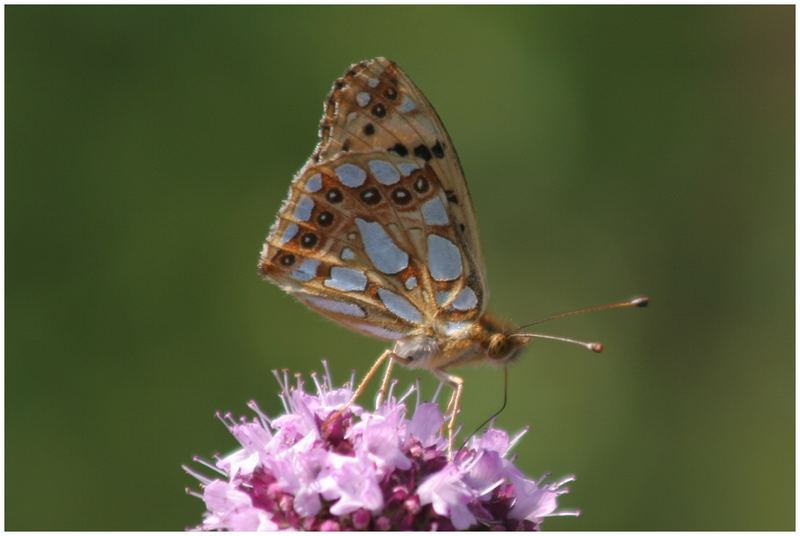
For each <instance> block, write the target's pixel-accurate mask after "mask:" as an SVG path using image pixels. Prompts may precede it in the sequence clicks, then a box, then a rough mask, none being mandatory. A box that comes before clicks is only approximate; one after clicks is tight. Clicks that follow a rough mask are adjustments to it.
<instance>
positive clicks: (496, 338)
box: [481, 316, 532, 365]
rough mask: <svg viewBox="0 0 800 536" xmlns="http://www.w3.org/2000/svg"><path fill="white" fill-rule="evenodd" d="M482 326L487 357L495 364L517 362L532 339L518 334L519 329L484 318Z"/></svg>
mask: <svg viewBox="0 0 800 536" xmlns="http://www.w3.org/2000/svg"><path fill="white" fill-rule="evenodd" d="M481 325H482V327H483V328H484V330H485V333H486V336H485V344H484V348H485V351H486V357H488V358H489V360H490V361H491V362H493V363H497V364H503V365H504V364H509V363H512V362H513V361H515V360H516V359H517V358H518V357H519V355H520V352H521V351H522V350H523V349H524V348H525V347H526V346H527V345H528V343H530V341H531V339H532V337H528V336H522V335H520V334H519V333H517V327H516V326H513V325H511V324H505V323H502V322H499V321H497V320H495V319H493V318H491V317H488V316H484V317H483V318H482V319H481Z"/></svg>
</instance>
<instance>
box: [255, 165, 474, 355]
mask: <svg viewBox="0 0 800 536" xmlns="http://www.w3.org/2000/svg"><path fill="white" fill-rule="evenodd" d="M448 203H449V202H448V200H447V195H446V194H445V192H444V190H443V188H442V185H441V182H440V180H439V178H438V176H437V175H436V173H435V172H434V171H433V169H432V168H431V166H429V165H426V163H425V162H424V161H422V160H416V159H408V158H401V157H399V156H395V155H391V154H386V153H385V152H373V153H360V154H355V153H352V154H342V155H340V156H339V157H338V158H335V159H334V160H332V161H325V162H321V163H319V164H315V165H311V166H308V167H307V168H306V169H305V170H304V171H303V172H302V173H301V174H300V175H299V176H298V177H297V178H296V179H295V180H294V181H293V182H292V186H291V189H290V193H289V198H288V200H287V201H286V203H284V206H283V207H282V208H281V210H280V213H279V216H278V220H277V221H276V222H275V225H274V226H273V228H272V230H271V231H270V234H269V236H268V237H267V241H266V243H265V246H264V249H263V251H262V255H261V261H260V269H261V272H262V274H263V275H264V276H265V277H266V278H268V279H270V280H272V281H274V282H275V283H276V284H278V285H279V286H280V287H281V288H283V289H284V290H285V291H287V292H289V293H290V294H292V295H294V296H295V297H297V298H298V299H299V300H300V301H302V302H303V303H304V304H306V305H307V306H309V307H311V308H312V309H314V310H316V311H318V312H320V313H321V314H323V315H325V316H328V317H330V318H332V319H334V320H335V321H337V322H339V323H341V324H344V325H346V326H348V327H350V328H352V329H355V330H357V331H360V332H362V333H366V334H368V335H373V336H377V337H381V338H387V339H397V338H401V337H403V336H405V335H407V334H409V333H410V332H414V331H417V332H420V331H423V332H424V331H431V330H433V329H434V328H435V326H437V325H439V324H441V325H442V329H447V326H448V325H450V324H451V323H453V322H465V321H469V320H474V319H475V318H477V315H478V314H479V313H480V311H481V309H482V303H483V299H482V298H483V296H482V294H481V291H482V287H481V286H480V284H479V283H478V276H477V271H476V269H475V267H474V266H473V265H472V264H471V259H470V257H469V256H468V255H465V254H464V253H463V251H462V250H461V248H460V247H459V245H458V244H459V243H460V233H461V231H460V230H459V229H460V225H459V223H460V222H458V221H457V220H455V219H453V216H452V215H450V214H449V213H448V211H447V208H446V207H447V205H448Z"/></svg>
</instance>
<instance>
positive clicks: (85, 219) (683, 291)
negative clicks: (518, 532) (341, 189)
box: [5, 6, 795, 530]
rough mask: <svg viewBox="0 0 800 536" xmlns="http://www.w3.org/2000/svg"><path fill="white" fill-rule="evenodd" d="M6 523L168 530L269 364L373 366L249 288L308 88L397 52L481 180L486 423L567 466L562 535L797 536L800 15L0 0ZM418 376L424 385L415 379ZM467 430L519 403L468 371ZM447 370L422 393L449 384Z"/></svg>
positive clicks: (288, 306) (182, 521) (523, 453)
mask: <svg viewBox="0 0 800 536" xmlns="http://www.w3.org/2000/svg"><path fill="white" fill-rule="evenodd" d="M5 13H6V19H5V20H6V42H5V45H6V73H5V80H6V108H5V110H6V153H5V154H6V207H5V208H6V300H7V302H6V368H5V371H6V376H5V377H6V385H5V387H6V399H5V400H6V415H5V416H6V435H5V437H6V444H5V447H6V450H5V454H6V460H5V461H6V466H5V467H6V488H5V491H6V494H5V500H6V504H5V507H6V508H5V514H6V528H7V529H17V530H19V529H182V528H184V527H186V526H190V525H193V524H195V523H197V522H198V521H199V519H200V513H201V511H202V504H201V502H200V501H197V500H195V499H193V498H191V497H187V496H186V495H185V494H184V491H183V490H184V487H185V486H187V485H190V484H193V480H192V479H191V478H189V477H188V476H186V475H185V474H183V473H182V472H181V470H180V467H179V466H180V464H181V463H184V462H188V461H189V460H190V457H191V456H192V455H193V454H201V455H210V454H212V453H213V452H217V451H222V452H225V451H227V450H229V449H231V448H233V447H234V446H235V442H234V440H233V439H232V438H231V437H229V435H228V434H227V432H226V430H225V429H224V428H223V427H222V426H221V425H220V424H219V423H218V422H217V421H216V420H215V419H214V417H213V413H214V411H215V410H217V409H222V410H232V411H234V412H235V413H238V414H245V413H247V410H246V407H245V403H246V401H247V400H249V399H251V398H255V399H257V400H259V401H260V402H261V404H262V406H263V407H265V408H267V409H268V411H269V412H271V413H275V412H277V411H278V409H279V406H278V401H277V398H276V396H275V393H276V386H275V383H274V381H273V379H272V377H271V375H270V370H271V369H273V368H277V367H290V368H291V369H293V370H297V371H302V372H309V371H311V370H315V369H319V361H320V359H321V358H323V357H326V358H328V359H330V361H331V363H332V364H333V368H334V372H335V375H336V376H337V377H338V378H339V379H342V380H343V379H344V378H346V377H347V376H348V375H349V371H350V370H351V369H352V368H355V369H357V370H358V371H359V372H363V371H365V370H366V369H367V367H368V366H369V364H370V363H371V361H372V359H373V358H374V357H376V356H377V355H378V353H379V352H380V350H381V349H382V348H383V347H384V345H383V344H382V343H381V342H379V341H374V340H369V339H367V338H364V337H362V336H359V335H356V334H351V333H350V332H348V331H346V330H344V329H342V328H340V327H338V326H336V325H334V324H332V323H330V322H328V321H326V320H323V319H322V318H320V317H318V316H316V315H314V314H313V313H311V312H309V311H308V310H306V309H305V308H303V307H302V306H301V305H299V304H297V303H295V302H294V301H293V300H292V299H291V298H289V297H288V296H286V295H284V294H283V293H282V292H281V291H279V290H278V289H277V288H276V287H274V286H271V285H269V284H267V283H264V282H263V281H261V280H260V278H259V277H258V275H257V273H256V261H257V256H258V252H259V250H260V247H261V243H262V240H263V238H264V236H265V234H266V231H267V229H268V227H269V226H270V224H271V223H272V221H273V217H274V215H275V213H276V210H277V208H278V206H279V204H280V202H281V200H282V199H283V197H284V195H285V193H286V190H287V187H288V183H289V180H290V179H291V177H292V176H293V174H294V172H295V171H296V170H297V169H298V168H299V167H300V166H301V165H302V164H303V162H304V161H305V159H306V158H307V157H308V155H309V154H310V152H311V150H312V148H313V146H314V144H315V142H316V126H317V122H318V120H319V116H320V113H321V108H322V101H323V98H324V97H325V95H326V94H327V91H328V89H329V87H330V85H331V84H332V81H333V80H334V78H336V77H337V76H339V75H340V74H341V73H342V72H344V70H345V69H346V67H347V66H348V65H349V64H350V63H353V62H355V61H358V60H361V59H364V58H368V57H371V56H376V55H385V56H388V57H390V58H393V59H395V60H396V61H397V62H398V63H399V64H400V65H401V66H402V67H403V68H404V69H405V70H406V71H407V72H409V73H410V75H411V76H412V78H413V79H414V80H415V81H416V82H417V84H418V85H419V86H420V87H421V88H422V89H423V91H424V92H425V93H426V94H427V95H428V97H429V98H430V100H431V101H432V102H433V103H434V105H435V106H436V108H437V110H438V112H439V114H440V115H441V116H442V118H443V120H444V122H445V124H446V125H447V127H448V129H449V131H450V133H451V135H452V137H453V141H454V142H455V144H456V146H457V147H458V150H459V153H460V154H461V156H462V159H463V165H464V168H465V170H466V173H467V177H468V179H469V181H470V187H471V190H472V193H473V196H474V203H475V205H476V210H477V213H478V219H479V221H480V224H481V234H482V239H483V244H484V250H485V254H486V263H487V265H488V272H489V276H490V285H491V287H492V291H493V294H492V304H491V305H492V309H493V310H494V311H496V312H498V313H499V314H500V315H502V316H506V317H508V318H510V319H513V320H516V321H518V322H524V321H530V320H533V319H536V318H538V317H541V316H543V315H546V314H548V313H552V312H557V311H562V310H565V309H570V308H575V307H579V306H584V305H589V304H594V303H600V302H606V301H611V300H615V299H620V298H625V297H628V296H632V295H635V294H638V293H646V294H649V295H650V296H651V297H652V299H653V301H652V305H651V307H650V308H649V309H646V310H634V311H620V312H610V313H606V314H600V315H593V316H587V317H582V318H576V319H573V320H565V321H563V322H558V323H553V324H552V325H548V326H547V327H546V329H545V328H543V331H546V332H549V333H557V334H562V335H569V336H574V337H579V338H586V339H590V340H601V341H603V342H604V343H605V344H606V348H607V350H606V353H604V354H603V355H601V356H597V355H593V354H590V353H587V352H584V351H582V350H580V349H576V348H574V347H570V346H567V345H560V344H557V343H547V342H541V343H537V344H534V345H533V347H532V348H531V349H530V350H529V351H527V353H526V356H525V357H524V358H523V359H522V360H521V362H519V363H518V364H517V365H516V366H514V368H513V369H512V374H511V384H510V407H509V408H508V409H507V410H506V412H505V413H503V415H502V416H501V417H500V419H499V424H500V425H502V426H504V427H506V428H509V429H512V430H515V429H519V428H521V427H523V426H525V425H531V426H532V428H533V430H532V432H531V433H530V434H529V435H528V436H527V437H526V438H525V440H524V441H523V443H522V444H521V446H520V447H519V464H520V465H521V466H522V468H523V469H524V470H525V471H526V472H528V473H529V474H531V475H539V474H541V473H543V472H545V471H552V472H553V473H554V474H555V475H562V474H565V473H575V474H576V475H577V476H578V480H577V482H576V483H575V484H574V485H573V493H571V494H570V495H568V496H565V497H564V498H563V500H562V504H563V505H564V506H566V507H580V508H581V509H582V510H583V516H582V517H581V518H579V519H577V520H575V519H572V518H564V519H551V520H548V521H547V523H546V524H545V529H551V530H552V529H574V530H583V529H729V530H732V529H784V530H791V529H793V528H794V519H795V517H794V504H795V495H794V494H795V486H794V475H795V458H794V437H795V435H794V425H795V424H794V423H795V421H794V419H795V414H794V408H795V404H794V377H795V375H794V345H793V342H794V337H793V326H794V307H793V305H794V299H793V297H794V278H793V274H794V232H793V229H794V226H793V222H794V218H793V216H794V211H793V203H794V182H793V175H794V121H793V119H794V7H793V6H782V7H678V6H674V7H644V8H642V7H611V8H609V7H577V6H576V7H498V8H490V7H363V6H362V7H340V8H326V7H303V8H292V7H269V6H267V7H231V8H222V7H195V8H189V7H111V8H109V7H91V6H84V7H31V6H13V7H6V9H5ZM399 375H400V377H401V379H403V380H404V381H413V380H414V378H415V377H416V376H417V373H411V372H408V371H403V372H401V373H400V374H399ZM463 375H464V376H465V378H466V394H465V397H466V398H465V401H464V414H463V419H464V423H465V426H467V427H469V428H471V427H474V426H475V425H477V424H478V423H479V422H480V421H481V420H482V419H483V418H485V417H486V416H487V415H488V413H490V412H491V410H493V409H494V408H496V407H497V406H498V405H499V404H500V402H501V398H502V394H501V387H502V374H501V373H500V371H499V370H497V369H492V368H489V369H481V368H477V369H464V370H463ZM434 385H435V383H434V382H433V381H430V380H427V379H426V380H425V383H424V388H425V389H426V392H428V393H430V392H431V391H432V389H433V387H434Z"/></svg>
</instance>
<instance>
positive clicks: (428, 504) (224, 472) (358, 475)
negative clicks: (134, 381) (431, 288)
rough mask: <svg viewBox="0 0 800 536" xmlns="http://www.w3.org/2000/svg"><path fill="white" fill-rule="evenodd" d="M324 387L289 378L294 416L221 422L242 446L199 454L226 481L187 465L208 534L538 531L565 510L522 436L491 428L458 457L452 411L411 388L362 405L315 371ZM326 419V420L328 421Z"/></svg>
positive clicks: (286, 389)
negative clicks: (528, 457)
mask: <svg viewBox="0 0 800 536" xmlns="http://www.w3.org/2000/svg"><path fill="white" fill-rule="evenodd" d="M312 377H313V379H314V383H315V386H316V392H315V393H313V394H312V393H308V392H306V391H305V389H304V386H303V384H302V382H300V380H298V382H297V384H295V385H290V384H289V379H288V375H286V374H284V375H283V377H279V378H278V380H279V384H280V386H281V393H280V398H281V401H282V402H283V405H284V409H285V412H284V413H283V414H282V415H280V416H278V417H276V418H274V419H270V418H268V417H267V416H266V415H265V414H264V413H263V412H262V411H261V410H260V409H259V408H258V406H257V405H256V404H255V403H253V402H251V403H250V404H249V406H250V408H251V409H252V410H253V411H254V412H255V413H256V417H255V418H252V419H250V420H246V419H241V420H239V421H235V420H234V419H233V418H232V417H231V416H230V415H225V416H222V417H220V419H221V420H222V421H223V422H224V423H225V425H226V426H227V427H228V429H229V430H230V432H231V433H232V434H233V436H234V437H235V438H236V439H237V440H238V441H239V443H240V445H241V448H240V449H238V450H236V451H234V452H232V453H231V454H229V455H227V456H225V457H223V458H216V459H215V462H214V463H212V462H207V461H204V460H201V459H199V458H195V461H197V462H198V463H200V464H202V465H204V466H205V468H206V469H209V470H213V471H214V472H215V473H217V474H216V476H215V478H209V477H206V476H204V475H202V474H200V473H199V472H197V471H195V470H193V469H191V468H189V467H184V469H185V470H186V471H187V472H188V473H190V474H191V475H192V476H194V477H195V478H197V479H198V480H199V481H200V487H201V490H202V491H201V492H195V491H191V492H190V493H191V494H192V495H195V496H197V497H200V498H202V499H203V501H204V502H205V505H206V512H205V513H204V515H203V522H202V524H201V525H200V526H198V527H197V528H198V529H201V530H248V531H251V530H325V531H329V530H353V529H354V530H454V529H457V530H463V529H481V528H482V529H500V530H535V529H538V528H539V526H540V524H541V523H542V521H543V519H544V518H545V517H549V516H554V515H577V512H576V511H568V510H559V509H558V497H559V496H560V495H562V494H564V493H566V492H567V489H566V488H564V487H563V486H564V485H565V484H566V483H568V482H571V481H572V480H573V479H574V478H573V477H567V478H565V479H562V480H561V481H559V482H556V483H550V484H548V483H545V482H544V481H543V479H540V480H538V481H534V480H530V479H528V478H526V477H525V475H524V474H523V473H522V472H521V471H519V469H517V468H516V466H515V465H514V464H513V462H512V461H511V460H510V459H509V458H508V454H509V451H510V450H511V449H512V448H513V446H514V444H515V443H516V442H517V441H519V439H520V438H521V437H522V435H523V434H524V432H522V433H519V434H517V435H516V436H515V437H514V438H511V439H509V436H508V434H507V433H506V432H504V431H503V430H499V429H496V428H489V429H488V430H487V431H486V432H484V433H483V434H481V435H479V436H476V437H473V438H472V439H471V441H470V442H469V443H468V445H466V446H465V447H464V448H462V449H461V450H460V451H458V453H457V454H456V456H455V459H454V460H453V461H448V460H447V455H446V451H447V449H446V447H447V445H446V441H445V439H444V438H443V437H442V434H441V431H442V425H443V423H444V416H443V415H442V413H441V411H440V409H439V407H438V406H437V405H436V404H434V403H431V402H425V403H422V404H419V403H418V404H416V406H415V408H414V412H413V415H412V416H411V417H410V418H408V417H407V411H408V403H407V399H408V395H410V394H411V392H412V391H413V389H412V390H409V392H408V393H406V395H405V396H403V397H400V398H399V399H398V398H395V397H394V396H392V393H391V392H390V393H389V397H388V399H387V401H386V402H384V403H383V404H381V405H380V406H379V407H378V408H376V409H375V411H373V412H369V411H366V410H364V409H363V408H361V407H359V406H353V407H351V408H349V409H348V410H347V411H345V412H344V413H343V414H341V415H339V416H334V414H335V411H336V410H337V409H339V408H340V407H342V405H343V404H344V403H345V402H347V400H349V399H350V396H351V395H352V385H351V383H352V382H351V383H348V384H346V385H345V386H344V387H341V388H334V387H333V384H332V382H331V379H330V374H328V373H327V368H326V374H325V376H324V378H323V381H322V382H320V381H318V378H317V377H316V376H313V375H312ZM322 423H326V426H325V427H323V426H322Z"/></svg>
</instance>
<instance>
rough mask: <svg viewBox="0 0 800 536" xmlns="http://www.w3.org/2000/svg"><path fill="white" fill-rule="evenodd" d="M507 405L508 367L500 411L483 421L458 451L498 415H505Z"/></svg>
mask: <svg viewBox="0 0 800 536" xmlns="http://www.w3.org/2000/svg"><path fill="white" fill-rule="evenodd" d="M507 404H508V367H503V404H502V405H501V406H500V409H498V410H497V411H495V412H494V413H492V414H491V415H490V416H489V418H488V419H486V420H485V421H483V422H482V423H481V424H480V426H478V427H477V428H475V430H474V431H473V432H472V433H471V434H469V435H468V436H467V438H466V439H465V440H464V443H462V444H461V448H460V449H458V450H459V451H461V450H462V449H463V448H464V447H466V446H467V443H469V440H470V439H472V436H474V435H475V434H477V433H478V432H480V431H481V430H482V429H483V427H484V426H486V425H487V424H489V423H490V422H492V421H493V420H494V419H496V418H497V416H498V415H500V414H501V413H503V410H504V409H506V405H507Z"/></svg>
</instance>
